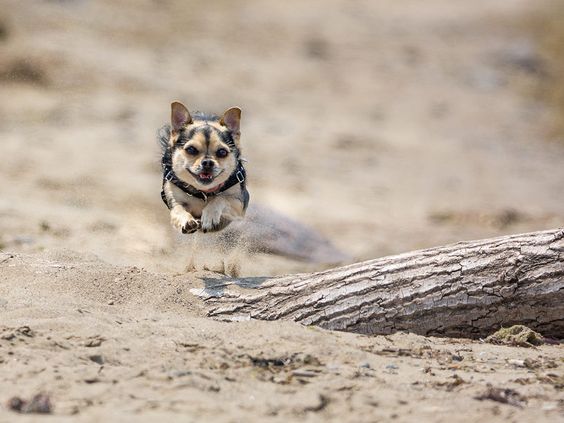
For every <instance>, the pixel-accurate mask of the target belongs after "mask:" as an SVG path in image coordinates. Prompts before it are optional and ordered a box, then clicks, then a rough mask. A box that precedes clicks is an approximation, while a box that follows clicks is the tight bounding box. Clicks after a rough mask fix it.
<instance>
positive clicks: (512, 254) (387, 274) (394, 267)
mask: <svg viewBox="0 0 564 423" xmlns="http://www.w3.org/2000/svg"><path fill="white" fill-rule="evenodd" d="M204 282H205V287H204V289H203V290H193V292H194V293H195V294H197V295H199V296H200V297H202V298H203V299H204V304H205V306H206V310H207V313H208V315H209V316H214V317H216V318H222V319H228V320H241V319H243V320H245V319H249V318H252V319H262V320H278V319H284V320H293V321H296V322H300V323H302V324H304V325H316V326H320V327H323V328H326V329H335V330H341V331H349V332H357V333H364V334H389V333H393V332H396V331H410V332H415V333H418V334H422V335H437V336H458V337H469V338H476V337H483V336H486V335H488V334H490V333H492V332H493V331H495V330H497V329H499V328H500V327H502V326H505V327H506V326H509V325H513V324H524V325H527V326H528V327H530V328H532V329H535V330H537V331H539V332H540V333H542V334H543V335H545V336H550V337H558V338H564V229H555V230H548V231H543V232H533V233H528V234H522V235H513V236H504V237H500V238H493V239H486V240H480V241H470V242H459V243H457V244H452V245H448V246H443V247H437V248H430V249H427V250H421V251H415V252H410V253H406V254H400V255H396V256H391V257H384V258H380V259H376V260H370V261H366V262H362V263H356V264H352V265H349V266H345V267H339V268H335V269H330V270H327V271H324V272H319V273H312V274H298V275H291V276H285V277H275V278H239V279H226V280H219V279H218V280H212V279H207V280H205V281H204Z"/></svg>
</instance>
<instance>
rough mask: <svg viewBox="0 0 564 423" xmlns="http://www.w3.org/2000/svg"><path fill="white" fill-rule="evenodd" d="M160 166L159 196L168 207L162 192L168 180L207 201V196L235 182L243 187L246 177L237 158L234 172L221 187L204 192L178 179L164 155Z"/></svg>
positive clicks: (188, 193)
mask: <svg viewBox="0 0 564 423" xmlns="http://www.w3.org/2000/svg"><path fill="white" fill-rule="evenodd" d="M162 166H163V188H162V190H161V198H162V200H163V202H164V203H165V204H166V206H167V207H168V208H169V209H170V208H171V207H170V204H168V201H167V199H166V195H165V192H164V184H165V182H167V181H168V182H170V183H171V184H174V185H175V186H176V187H178V188H179V189H180V190H181V191H182V192H184V193H185V194H187V195H189V196H190V197H196V198H199V199H200V200H204V201H208V198H209V197H214V196H216V195H218V194H221V193H222V192H224V191H226V190H228V189H229V188H231V187H234V186H235V185H237V184H241V185H242V187H243V188H245V180H246V179H247V172H246V171H245V168H244V167H243V163H242V162H241V160H238V161H237V168H236V169H235V172H233V173H232V174H231V175H230V176H229V178H228V179H227V181H225V182H224V184H223V185H222V186H221V188H219V189H218V190H217V191H213V192H208V193H205V192H203V191H200V190H198V189H197V188H195V187H193V186H192V185H189V184H187V183H186V182H184V181H182V180H180V179H179V178H178V176H176V174H175V173H174V171H173V170H172V166H171V165H170V164H169V163H168V161H166V160H165V157H163V162H162Z"/></svg>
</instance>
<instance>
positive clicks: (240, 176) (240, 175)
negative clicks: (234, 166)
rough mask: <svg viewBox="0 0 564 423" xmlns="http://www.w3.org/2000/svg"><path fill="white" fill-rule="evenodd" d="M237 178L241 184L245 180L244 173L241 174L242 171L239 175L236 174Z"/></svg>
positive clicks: (238, 172)
mask: <svg viewBox="0 0 564 423" xmlns="http://www.w3.org/2000/svg"><path fill="white" fill-rule="evenodd" d="M235 177H236V178H237V180H238V181H239V183H241V182H243V181H244V180H245V175H243V172H241V171H240V170H238V171H237V173H236V174H235Z"/></svg>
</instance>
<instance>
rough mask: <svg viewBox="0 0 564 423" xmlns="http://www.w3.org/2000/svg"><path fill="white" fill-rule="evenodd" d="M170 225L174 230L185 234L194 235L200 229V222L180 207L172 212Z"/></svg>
mask: <svg viewBox="0 0 564 423" xmlns="http://www.w3.org/2000/svg"><path fill="white" fill-rule="evenodd" d="M170 223H171V225H172V226H173V228H175V229H176V230H177V231H179V232H182V233H183V234H191V233H194V232H196V231H197V230H198V229H199V228H200V221H199V220H197V219H194V217H193V216H192V215H191V214H190V213H188V212H187V211H186V210H184V209H183V208H182V207H178V206H177V207H174V208H173V209H172V210H171V211H170Z"/></svg>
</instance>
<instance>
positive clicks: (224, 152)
mask: <svg viewBox="0 0 564 423" xmlns="http://www.w3.org/2000/svg"><path fill="white" fill-rule="evenodd" d="M215 155H216V156H217V157H219V158H221V157H227V150H226V149H225V148H220V149H219V150H217V151H216V152H215Z"/></svg>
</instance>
